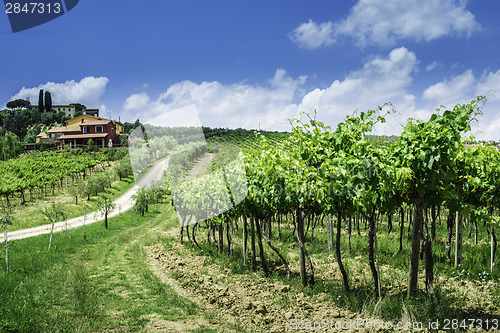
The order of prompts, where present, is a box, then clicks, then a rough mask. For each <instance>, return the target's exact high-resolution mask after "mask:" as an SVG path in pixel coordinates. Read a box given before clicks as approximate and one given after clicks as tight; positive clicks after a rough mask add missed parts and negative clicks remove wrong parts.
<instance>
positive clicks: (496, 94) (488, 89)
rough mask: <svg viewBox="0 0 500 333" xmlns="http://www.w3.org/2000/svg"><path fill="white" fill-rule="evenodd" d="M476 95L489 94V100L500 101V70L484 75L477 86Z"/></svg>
mask: <svg viewBox="0 0 500 333" xmlns="http://www.w3.org/2000/svg"><path fill="white" fill-rule="evenodd" d="M476 95H487V97H488V101H490V102H497V101H500V70H497V71H496V72H495V73H488V75H484V76H483V77H482V78H481V80H480V82H479V83H478V84H477V87H476Z"/></svg>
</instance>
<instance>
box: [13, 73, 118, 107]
mask: <svg viewBox="0 0 500 333" xmlns="http://www.w3.org/2000/svg"><path fill="white" fill-rule="evenodd" d="M108 82H109V80H108V78H107V77H97V78H96V77H93V76H87V77H85V78H83V79H81V80H80V82H76V81H74V80H71V81H66V82H64V83H55V82H47V83H45V84H41V85H39V86H38V87H33V88H25V87H23V88H22V89H21V90H20V91H19V92H18V93H17V94H15V95H14V96H12V97H11V100H12V99H17V98H22V99H26V98H29V99H30V101H31V104H33V105H38V94H39V92H40V89H43V91H44V92H45V91H50V94H51V96H52V104H54V105H55V104H68V103H81V104H84V105H85V106H87V107H88V108H93V107H98V106H99V104H100V103H99V102H100V99H101V97H102V96H103V95H104V93H105V92H106V85H107V84H108Z"/></svg>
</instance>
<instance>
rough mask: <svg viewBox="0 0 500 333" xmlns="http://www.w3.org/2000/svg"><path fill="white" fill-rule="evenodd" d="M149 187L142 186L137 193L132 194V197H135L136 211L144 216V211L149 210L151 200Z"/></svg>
mask: <svg viewBox="0 0 500 333" xmlns="http://www.w3.org/2000/svg"><path fill="white" fill-rule="evenodd" d="M149 191H150V190H148V189H144V188H140V189H139V190H138V191H137V194H134V195H133V196H132V199H134V201H135V203H134V211H136V212H137V213H140V214H141V215H142V216H144V213H145V212H147V211H148V202H149V197H150V194H149Z"/></svg>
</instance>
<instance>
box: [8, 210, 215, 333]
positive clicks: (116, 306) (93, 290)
mask: <svg viewBox="0 0 500 333" xmlns="http://www.w3.org/2000/svg"><path fill="white" fill-rule="evenodd" d="M176 223H178V222H177V220H176V215H175V214H174V213H173V211H172V209H171V207H170V205H169V204H166V203H163V204H160V205H154V206H152V209H151V210H150V212H149V213H146V215H145V216H144V217H141V216H140V215H137V214H134V213H132V212H125V213H122V215H121V216H116V217H113V218H111V219H110V221H109V230H107V231H106V230H105V229H104V226H103V225H102V223H95V224H91V225H88V226H86V228H85V230H86V235H87V237H86V238H85V239H84V238H83V237H82V230H81V228H77V229H71V230H69V232H68V233H69V235H68V237H67V236H66V235H65V234H64V233H56V234H54V239H53V241H52V249H51V251H48V250H47V245H48V236H47V235H41V236H37V237H32V238H27V239H22V240H17V241H12V242H10V244H9V266H10V267H9V268H10V271H9V273H7V272H6V270H5V266H4V265H3V266H2V267H1V268H0V318H1V319H0V332H68V331H71V332H73V331H74V332H96V331H99V332H101V331H106V330H111V331H141V330H143V329H144V328H145V327H146V326H147V325H149V323H150V322H151V320H157V321H162V322H165V321H174V322H189V321H191V320H195V319H197V318H205V316H206V314H205V312H204V310H203V309H200V308H199V306H198V305H197V304H195V303H193V302H192V301H190V300H188V299H185V298H183V297H181V296H179V295H178V294H176V293H175V292H174V291H173V289H172V288H171V287H170V286H168V285H165V284H164V283H162V282H161V281H160V280H159V279H158V278H157V277H156V276H155V275H154V274H153V273H152V272H151V271H150V269H149V267H148V265H147V261H146V260H145V257H146V254H145V252H144V246H147V245H150V244H154V243H158V242H160V241H161V239H162V236H161V235H162V234H163V232H164V231H165V230H168V229H169V228H171V226H172V225H173V224H176ZM2 264H4V262H3V261H2ZM152 318H153V319H152ZM221 325H222V326H223V325H224V324H223V323H221ZM201 331H202V330H199V332H201Z"/></svg>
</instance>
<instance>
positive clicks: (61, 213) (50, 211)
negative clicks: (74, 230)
mask: <svg viewBox="0 0 500 333" xmlns="http://www.w3.org/2000/svg"><path fill="white" fill-rule="evenodd" d="M42 213H43V215H45V218H47V220H49V221H52V228H51V229H50V238H49V251H50V246H51V245H52V235H53V234H54V224H55V223H56V220H57V219H58V218H60V219H64V217H65V216H66V211H65V210H64V207H63V205H62V204H61V203H60V202H57V203H56V202H53V203H52V205H50V206H49V207H45V208H43V209H42Z"/></svg>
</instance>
